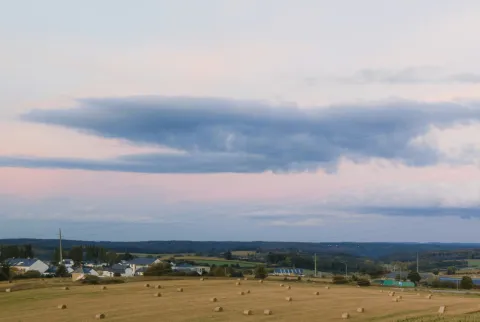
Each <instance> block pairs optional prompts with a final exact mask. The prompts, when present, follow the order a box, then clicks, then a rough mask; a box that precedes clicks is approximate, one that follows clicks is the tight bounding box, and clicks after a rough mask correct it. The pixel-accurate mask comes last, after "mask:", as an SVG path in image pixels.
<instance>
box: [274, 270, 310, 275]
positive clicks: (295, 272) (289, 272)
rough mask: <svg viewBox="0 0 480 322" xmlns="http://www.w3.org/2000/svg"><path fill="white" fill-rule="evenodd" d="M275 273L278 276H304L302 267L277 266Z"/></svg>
mask: <svg viewBox="0 0 480 322" xmlns="http://www.w3.org/2000/svg"><path fill="white" fill-rule="evenodd" d="M273 275H277V276H304V272H303V269H301V268H275V269H274V271H273Z"/></svg>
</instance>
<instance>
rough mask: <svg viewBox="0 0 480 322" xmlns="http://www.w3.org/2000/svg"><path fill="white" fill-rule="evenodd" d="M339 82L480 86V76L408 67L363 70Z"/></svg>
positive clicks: (339, 79)
mask: <svg viewBox="0 0 480 322" xmlns="http://www.w3.org/2000/svg"><path fill="white" fill-rule="evenodd" d="M336 80H337V81H340V82H345V83H355V84H371V83H385V84H391V85H398V84H424V83H434V84H446V83H465V84H479V83H480V74H476V73H445V72H444V71H442V70H441V69H439V68H435V67H408V68H404V69H399V70H389V69H362V70H359V71H358V72H356V73H355V74H353V75H352V76H349V77H337V78H336Z"/></svg>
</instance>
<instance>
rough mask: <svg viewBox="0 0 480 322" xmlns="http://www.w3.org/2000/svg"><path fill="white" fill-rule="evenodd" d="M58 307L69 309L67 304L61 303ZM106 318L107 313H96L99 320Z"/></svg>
mask: <svg viewBox="0 0 480 322" xmlns="http://www.w3.org/2000/svg"><path fill="white" fill-rule="evenodd" d="M58 309H60V310H66V309H67V305H66V304H60V305H59V306H58ZM105 318H106V315H105V314H104V313H99V314H96V315H95V319H98V320H100V319H105Z"/></svg>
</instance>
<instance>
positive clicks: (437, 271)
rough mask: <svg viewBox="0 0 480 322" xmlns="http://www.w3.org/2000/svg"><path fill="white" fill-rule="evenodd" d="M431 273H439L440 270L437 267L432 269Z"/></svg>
mask: <svg viewBox="0 0 480 322" xmlns="http://www.w3.org/2000/svg"><path fill="white" fill-rule="evenodd" d="M432 273H433V275H438V274H439V273H440V271H439V270H438V268H436V269H434V270H433V271H432Z"/></svg>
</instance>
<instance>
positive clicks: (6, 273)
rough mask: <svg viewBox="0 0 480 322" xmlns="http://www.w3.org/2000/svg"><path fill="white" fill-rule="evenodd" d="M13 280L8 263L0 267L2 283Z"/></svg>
mask: <svg viewBox="0 0 480 322" xmlns="http://www.w3.org/2000/svg"><path fill="white" fill-rule="evenodd" d="M11 279H12V271H11V269H10V265H8V263H7V262H5V263H2V265H1V266H0V281H9V280H11Z"/></svg>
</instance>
